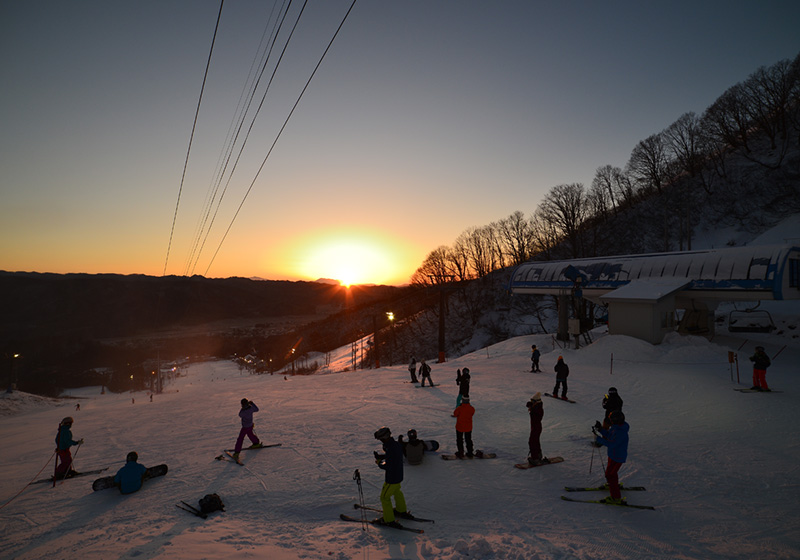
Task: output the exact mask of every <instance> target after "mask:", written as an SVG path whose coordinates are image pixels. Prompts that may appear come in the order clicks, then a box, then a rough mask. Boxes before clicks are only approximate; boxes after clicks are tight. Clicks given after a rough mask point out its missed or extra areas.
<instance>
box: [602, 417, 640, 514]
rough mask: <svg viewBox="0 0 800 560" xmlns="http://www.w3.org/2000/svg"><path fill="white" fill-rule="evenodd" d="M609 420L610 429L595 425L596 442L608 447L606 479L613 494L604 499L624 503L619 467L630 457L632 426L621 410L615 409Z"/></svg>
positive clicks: (612, 502)
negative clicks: (629, 445)
mask: <svg viewBox="0 0 800 560" xmlns="http://www.w3.org/2000/svg"><path fill="white" fill-rule="evenodd" d="M609 420H610V421H611V427H610V428H608V429H605V428H603V427H600V428H597V426H595V430H596V432H598V433H599V435H598V436H597V440H596V443H597V444H599V445H604V446H606V447H607V448H608V465H607V466H606V481H607V482H608V489H609V492H610V493H611V496H610V497H609V498H605V499H604V500H603V501H604V502H606V503H611V504H624V503H625V499H624V498H623V497H622V492H621V491H620V488H619V469H620V468H621V467H622V464H623V463H625V461H626V460H627V459H628V432H629V431H630V429H631V427H630V426H629V425H628V423H627V422H625V415H624V414H623V413H622V411H621V410H615V411H613V412H612V413H611V414H610V416H609Z"/></svg>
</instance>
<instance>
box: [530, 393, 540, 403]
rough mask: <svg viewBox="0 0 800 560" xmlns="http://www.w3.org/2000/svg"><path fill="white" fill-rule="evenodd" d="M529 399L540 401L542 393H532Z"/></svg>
mask: <svg viewBox="0 0 800 560" xmlns="http://www.w3.org/2000/svg"><path fill="white" fill-rule="evenodd" d="M531 400H532V401H540V400H542V393H540V392H537V393H536V394H535V395H533V396H532V397H531Z"/></svg>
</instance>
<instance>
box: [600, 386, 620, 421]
mask: <svg viewBox="0 0 800 560" xmlns="http://www.w3.org/2000/svg"><path fill="white" fill-rule="evenodd" d="M603 410H605V411H606V414H605V416H604V418H603V427H604V428H605V429H606V430H607V429H609V428H610V427H611V420H610V418H609V417H610V416H611V413H612V412H614V411H615V410H622V397H620V396H619V393H617V388H616V387H609V388H608V393H606V395H605V396H604V397H603Z"/></svg>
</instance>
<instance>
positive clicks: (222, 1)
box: [162, 0, 225, 276]
mask: <svg viewBox="0 0 800 560" xmlns="http://www.w3.org/2000/svg"><path fill="white" fill-rule="evenodd" d="M224 4H225V0H220V2H219V13H218V14H217V23H216V25H215V27H214V36H213V38H212V39H211V49H210V50H209V52H208V60H207V61H206V70H205V73H204V74H203V84H202V86H201V87H200V97H199V99H198V100H197V108H196V109H195V113H194V122H193V123H192V132H191V134H190V135H189V147H188V148H187V150H186V159H185V160H184V162H183V174H182V175H181V183H180V186H179V187H178V200H177V201H176V202H175V213H174V214H173V216H172V227H171V228H170V231H169V243H168V244H167V256H166V258H165V259H164V272H163V274H162V276H166V274H167V264H168V263H169V253H170V250H171V249H172V237H173V235H174V234H175V222H176V221H177V219H178V208H179V207H180V203H181V194H182V192H183V182H184V180H185V179H186V168H187V167H188V165H189V154H190V153H191V151H192V141H193V140H194V132H195V129H196V128H197V118H198V115H199V114H200V104H201V103H202V101H203V92H204V91H205V88H206V80H207V79H208V69H209V67H210V66H211V56H212V55H213V54H214V43H216V41H217V31H218V30H219V22H220V19H222V6H223V5H224Z"/></svg>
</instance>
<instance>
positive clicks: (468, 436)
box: [453, 397, 475, 459]
mask: <svg viewBox="0 0 800 560" xmlns="http://www.w3.org/2000/svg"><path fill="white" fill-rule="evenodd" d="M474 415H475V409H474V408H473V407H472V405H471V404H469V397H463V398H462V399H461V404H460V405H459V406H458V407H456V409H455V410H454V411H453V416H455V417H456V447H457V448H458V451H456V457H458V458H459V459H463V458H464V442H465V441H466V443H467V454H466V456H467V457H469V458H470V459H472V457H473V454H472V417H473V416H474Z"/></svg>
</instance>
